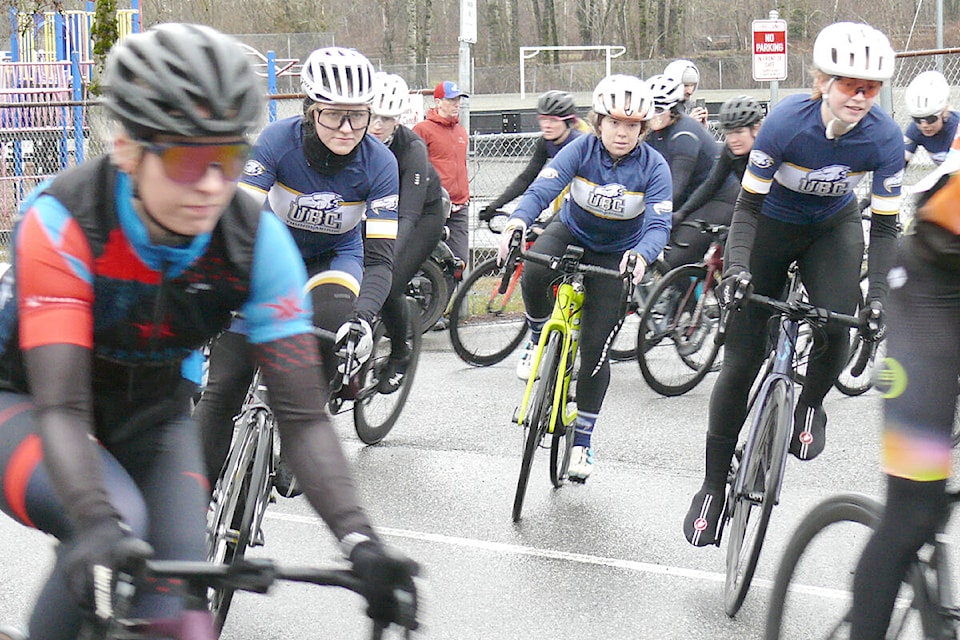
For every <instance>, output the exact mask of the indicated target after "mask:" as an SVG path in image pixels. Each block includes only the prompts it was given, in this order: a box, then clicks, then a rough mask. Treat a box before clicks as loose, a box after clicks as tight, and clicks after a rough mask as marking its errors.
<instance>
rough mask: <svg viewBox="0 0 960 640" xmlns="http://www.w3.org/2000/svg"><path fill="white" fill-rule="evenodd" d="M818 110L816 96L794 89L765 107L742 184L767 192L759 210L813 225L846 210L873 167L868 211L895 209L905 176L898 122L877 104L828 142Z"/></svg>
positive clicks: (895, 211) (888, 212) (750, 190)
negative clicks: (794, 92)
mask: <svg viewBox="0 0 960 640" xmlns="http://www.w3.org/2000/svg"><path fill="white" fill-rule="evenodd" d="M820 108H821V100H814V99H811V98H810V97H809V96H805V95H791V96H788V97H787V98H785V99H784V100H783V101H782V102H780V104H778V105H777V106H776V108H774V109H773V110H772V111H771V112H770V115H769V116H767V118H766V120H764V123H763V126H762V127H760V133H759V134H758V135H757V139H756V141H755V142H754V144H753V150H752V151H751V152H750V163H749V164H748V165H747V172H746V174H744V176H743V188H744V189H745V190H747V191H749V192H751V193H756V194H760V195H765V196H766V197H765V198H764V201H763V209H762V213H763V214H764V215H766V216H769V217H771V218H774V219H776V220H781V221H783V222H789V223H793V224H811V223H815V222H820V221H822V220H825V219H827V218H829V217H831V216H833V215H834V214H836V213H837V212H839V211H840V210H841V209H843V207H844V206H845V205H846V204H848V203H849V202H850V201H851V200H852V199H853V198H854V192H853V190H854V187H856V186H857V184H858V183H859V182H860V180H861V179H862V178H863V176H864V174H866V173H867V172H870V171H872V172H873V185H872V190H871V191H872V199H871V209H872V210H873V212H874V213H879V214H896V213H897V212H898V211H899V209H900V185H901V182H902V181H903V143H902V138H901V135H900V129H899V128H898V127H897V124H896V123H895V122H894V121H893V119H892V118H891V117H890V116H889V115H887V114H886V113H885V112H884V111H883V110H881V109H880V108H879V107H874V108H872V109H871V110H870V111H869V112H868V113H867V114H866V115H865V116H864V117H863V119H862V120H861V121H860V122H859V123H858V124H857V125H856V127H854V128H853V129H852V130H850V131H848V132H847V133H845V134H844V135H842V136H839V137H836V138H834V139H832V140H828V139H827V137H826V127H825V125H824V124H823V117H822V116H821V111H820ZM837 158H843V160H842V161H838V160H837Z"/></svg>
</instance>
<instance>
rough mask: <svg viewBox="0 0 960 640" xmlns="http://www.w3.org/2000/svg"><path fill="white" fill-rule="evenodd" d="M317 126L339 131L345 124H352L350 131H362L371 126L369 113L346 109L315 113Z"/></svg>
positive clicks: (323, 110) (322, 110)
mask: <svg viewBox="0 0 960 640" xmlns="http://www.w3.org/2000/svg"><path fill="white" fill-rule="evenodd" d="M315 113H316V114H317V115H316V121H317V124H319V125H320V126H321V127H323V128H324V129H330V130H332V131H337V130H339V129H342V128H343V123H344V122H349V123H350V129H351V130H353V131H361V130H363V129H366V128H367V127H368V126H369V125H370V112H369V111H347V110H344V109H318V110H317V111H316V112H315Z"/></svg>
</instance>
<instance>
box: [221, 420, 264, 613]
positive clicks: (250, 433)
mask: <svg viewBox="0 0 960 640" xmlns="http://www.w3.org/2000/svg"><path fill="white" fill-rule="evenodd" d="M270 419H271V418H270V416H269V413H268V411H267V410H266V409H263V408H254V409H252V410H250V411H248V412H247V413H245V414H244V415H243V416H242V417H241V418H240V419H239V420H238V422H239V424H240V426H239V429H238V431H237V433H236V435H235V436H234V442H233V444H232V445H231V449H230V455H229V456H228V457H227V463H226V464H225V466H224V472H223V473H222V474H221V476H220V479H219V480H218V481H217V487H216V489H215V491H214V494H213V500H212V503H211V510H210V515H209V518H208V519H209V521H208V538H209V541H208V550H207V559H208V560H209V561H210V562H212V563H215V564H233V563H235V562H238V561H240V560H242V559H243V556H244V554H245V553H246V551H247V547H248V546H251V544H252V542H253V540H252V533H253V531H254V522H255V521H256V522H259V521H260V518H262V515H263V510H264V509H266V504H267V502H268V501H269V492H270V484H269V483H270V466H271V458H270V456H271V455H272V453H273V452H272V447H273V445H272V443H270V442H269V436H270V431H269V429H268V428H267V420H270ZM258 516H259V517H258ZM233 591H234V590H233V589H231V588H229V587H220V588H211V594H210V610H211V613H212V614H213V616H214V621H215V623H216V628H217V630H220V629H222V628H223V624H224V623H225V622H226V619H227V613H228V611H229V610H230V603H231V601H232V600H233Z"/></svg>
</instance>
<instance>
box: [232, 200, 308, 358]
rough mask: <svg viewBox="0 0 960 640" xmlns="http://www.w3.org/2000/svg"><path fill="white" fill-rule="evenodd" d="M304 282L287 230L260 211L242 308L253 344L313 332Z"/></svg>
mask: <svg viewBox="0 0 960 640" xmlns="http://www.w3.org/2000/svg"><path fill="white" fill-rule="evenodd" d="M306 281H307V270H306V267H305V266H304V264H303V259H302V258H301V257H300V252H299V251H298V250H297V246H296V244H295V243H294V241H293V237H291V235H290V232H289V231H288V230H287V228H286V227H285V226H284V224H283V223H282V222H280V220H279V219H278V218H277V217H276V216H274V215H272V214H270V213H264V214H262V215H261V216H260V225H259V227H258V231H257V240H256V243H255V244H254V250H253V272H252V274H251V280H250V297H249V298H248V300H247V302H246V304H245V305H244V306H243V309H242V312H243V315H244V318H245V321H246V326H247V330H248V332H249V333H248V340H249V341H250V342H251V343H252V344H260V343H266V342H272V341H274V340H279V339H280V338H286V337H289V336H294V335H298V334H302V333H312V331H313V325H312V318H313V311H312V308H311V306H310V300H309V298H306V299H305V298H304V295H303V288H304V285H305V284H306Z"/></svg>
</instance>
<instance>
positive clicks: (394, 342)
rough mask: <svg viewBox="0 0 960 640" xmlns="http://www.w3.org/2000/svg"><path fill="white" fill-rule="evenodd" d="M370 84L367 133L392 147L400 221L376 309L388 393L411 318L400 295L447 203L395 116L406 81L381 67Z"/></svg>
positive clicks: (436, 237) (423, 154) (420, 146)
mask: <svg viewBox="0 0 960 640" xmlns="http://www.w3.org/2000/svg"><path fill="white" fill-rule="evenodd" d="M373 87H374V98H373V104H372V105H371V110H372V111H373V118H372V119H371V120H370V133H371V134H373V136H375V137H376V138H377V139H378V140H380V142H382V143H383V144H385V145H387V147H388V148H389V149H390V151H391V152H393V155H394V156H395V157H396V158H397V164H398V165H399V169H400V204H399V208H398V213H399V216H400V226H399V229H398V230H397V250H396V255H395V256H394V258H393V284H392V286H391V287H390V293H389V294H388V295H387V299H386V301H384V303H383V308H382V310H381V316H382V317H383V323H384V326H385V327H386V331H387V335H388V337H389V338H390V349H391V351H390V357H389V358H388V359H387V360H386V362H385V363H384V368H383V369H381V370H380V371H379V372H378V379H379V383H378V389H379V390H380V392H381V393H392V392H394V391H396V390H397V389H399V388H400V385H401V383H402V381H403V377H404V376H405V375H406V372H407V365H408V364H409V360H410V350H409V348H408V345H407V340H406V336H407V328H408V326H409V324H410V318H409V313H408V310H407V305H406V302H405V300H406V297H405V295H404V294H405V292H406V289H407V283H408V282H409V281H410V278H412V277H413V275H414V274H415V273H416V272H417V269H419V268H420V265H421V264H423V262H424V261H425V260H426V259H427V258H428V257H429V256H430V252H431V251H433V249H434V247H436V246H437V243H438V242H440V236H441V234H442V233H443V223H444V219H445V216H446V208H445V206H444V198H443V195H444V194H443V187H442V186H440V176H439V175H437V171H436V169H434V168H433V165H432V164H430V159H429V158H428V157H427V145H426V143H424V141H423V139H422V138H421V137H420V136H418V135H417V134H415V133H414V132H413V131H411V130H410V129H408V128H407V127H405V126H403V125H402V124H400V122H399V121H398V120H397V118H398V117H399V116H400V115H401V114H402V113H403V112H404V111H406V110H407V108H408V106H409V103H410V90H409V89H408V88H407V83H406V81H404V79H403V78H401V77H400V76H398V75H396V74H394V73H383V72H380V73H376V74H374V76H373Z"/></svg>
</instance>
